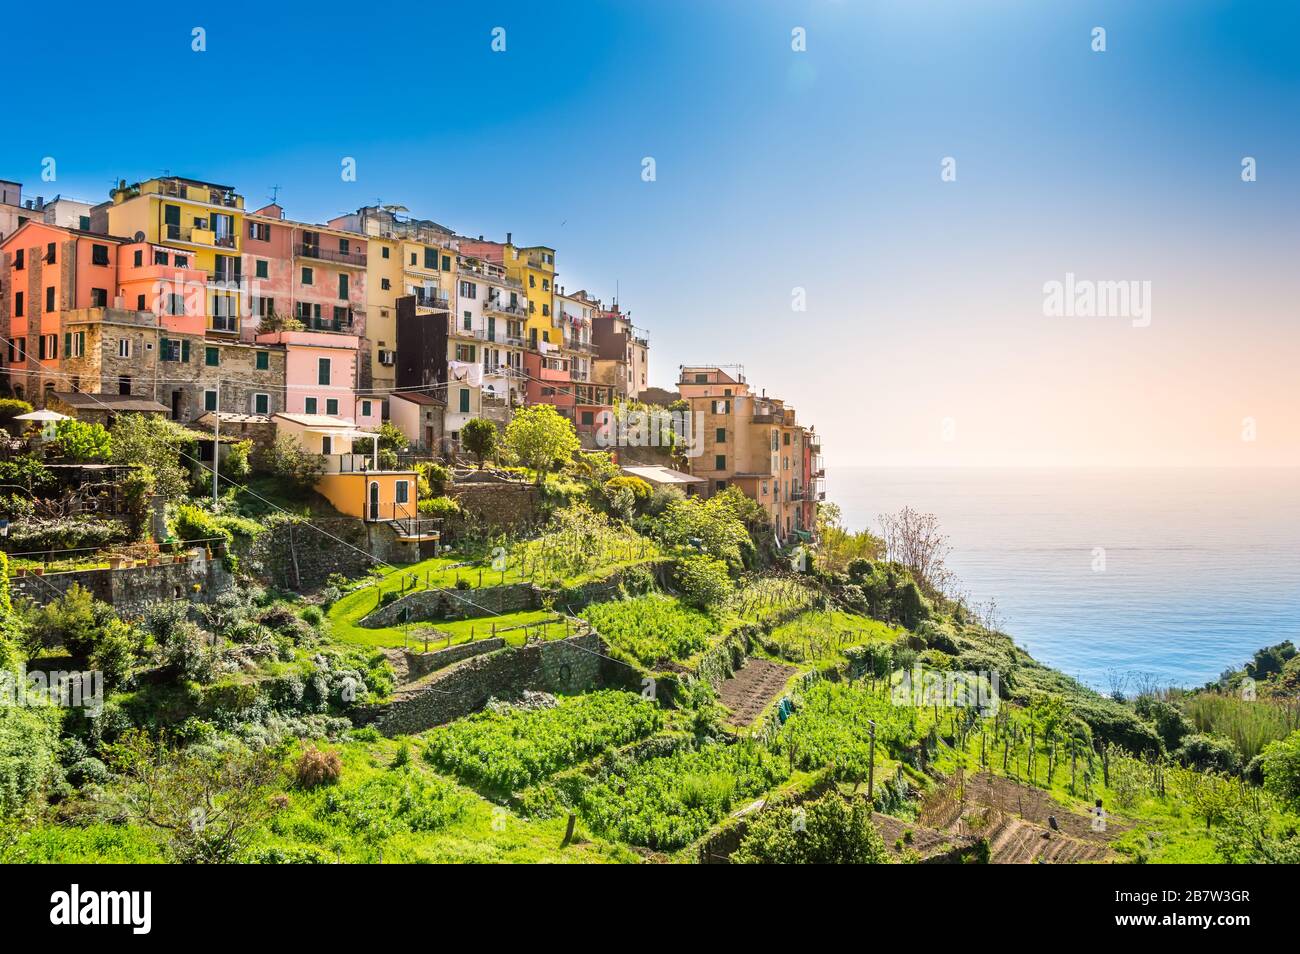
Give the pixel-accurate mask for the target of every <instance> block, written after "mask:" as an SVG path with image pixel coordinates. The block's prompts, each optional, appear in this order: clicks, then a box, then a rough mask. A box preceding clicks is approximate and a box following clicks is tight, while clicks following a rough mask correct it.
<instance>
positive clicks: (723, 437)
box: [713, 427, 727, 444]
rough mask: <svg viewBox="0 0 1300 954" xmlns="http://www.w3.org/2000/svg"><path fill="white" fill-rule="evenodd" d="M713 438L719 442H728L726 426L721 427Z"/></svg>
mask: <svg viewBox="0 0 1300 954" xmlns="http://www.w3.org/2000/svg"><path fill="white" fill-rule="evenodd" d="M713 440H714V441H715V442H716V443H718V444H725V443H727V429H726V428H725V427H719V428H718V429H717V430H716V431H715V432H714V435H713Z"/></svg>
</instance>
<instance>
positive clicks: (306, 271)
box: [302, 266, 311, 285]
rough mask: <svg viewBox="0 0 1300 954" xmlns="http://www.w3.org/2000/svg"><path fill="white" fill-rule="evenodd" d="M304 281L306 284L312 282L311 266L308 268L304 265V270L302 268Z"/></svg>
mask: <svg viewBox="0 0 1300 954" xmlns="http://www.w3.org/2000/svg"><path fill="white" fill-rule="evenodd" d="M302 283H303V284H304V285H310V284H311V269H310V268H307V267H305V266H304V267H303V270H302Z"/></svg>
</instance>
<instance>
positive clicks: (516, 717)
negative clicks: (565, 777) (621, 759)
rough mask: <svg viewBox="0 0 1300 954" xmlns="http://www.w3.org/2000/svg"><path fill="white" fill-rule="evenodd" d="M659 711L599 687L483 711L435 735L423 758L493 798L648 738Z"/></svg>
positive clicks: (659, 724) (656, 728)
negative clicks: (535, 705) (546, 703)
mask: <svg viewBox="0 0 1300 954" xmlns="http://www.w3.org/2000/svg"><path fill="white" fill-rule="evenodd" d="M662 725H663V717H662V714H661V712H660V710H659V708H658V707H657V706H656V705H655V704H654V703H653V702H650V701H648V700H645V699H642V698H641V697H639V696H636V695H633V694H631V693H627V692H620V691H617V690H605V691H602V692H594V693H591V694H589V695H584V696H575V697H571V698H565V699H561V700H559V702H558V703H557V704H556V705H555V706H554V707H552V708H541V709H521V708H506V709H505V710H504V711H486V712H482V713H480V714H478V715H474V716H470V717H469V718H467V719H461V720H459V721H457V722H454V723H452V724H451V725H448V726H444V727H442V728H439V729H435V730H433V731H432V732H431V733H430V734H429V736H428V742H427V745H426V747H425V750H424V755H425V758H426V759H428V761H429V762H430V763H431V764H433V765H435V766H437V767H438V768H439V769H442V770H444V771H447V772H451V773H452V774H454V775H456V776H458V777H459V778H461V779H462V780H464V781H467V782H470V783H472V784H475V785H478V786H481V787H483V788H486V789H489V790H491V791H495V792H499V793H503V794H504V793H509V792H513V791H517V790H519V789H521V788H524V787H525V786H527V785H531V784H534V783H536V782H539V781H541V780H542V779H544V778H547V777H549V776H550V775H552V774H554V773H555V772H558V771H560V770H561V769H566V768H569V767H571V766H573V765H577V764H578V763H580V762H583V761H586V760H587V759H590V758H591V757H592V756H594V755H596V754H598V753H600V752H602V751H603V750H604V749H606V748H608V747H610V746H620V745H626V744H627V743H629V742H633V741H635V740H637V739H642V738H645V737H646V736H649V735H653V734H654V733H655V732H657V731H659V729H660V728H661V727H662Z"/></svg>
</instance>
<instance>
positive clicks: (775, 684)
mask: <svg viewBox="0 0 1300 954" xmlns="http://www.w3.org/2000/svg"><path fill="white" fill-rule="evenodd" d="M798 671H799V670H798V669H797V668H796V667H794V666H785V665H782V664H781V663H774V662H769V661H768V660H766V659H752V658H751V659H747V660H745V665H743V666H741V667H740V669H739V670H737V672H736V674H735V675H733V676H732V677H731V678H730V679H727V680H726V681H725V682H723V683H722V685H721V686H719V687H718V694H719V695H720V696H721V697H722V704H723V705H724V706H726V707H727V708H728V709H730V710H731V715H730V716H729V717H728V719H727V721H728V722H730V723H731V724H732V725H737V726H747V725H749V724H750V723H752V722H753V721H754V720H755V719H757V718H758V717H759V715H761V714H762V712H763V710H764V709H766V708H767V707H768V706H769V705H770V704H771V703H772V701H773V700H774V699H776V698H777V697H778V696H779V695H780V694H781V693H782V692H783V691H784V690H785V684H786V683H787V682H789V681H790V677H791V676H793V675H794V674H795V673H796V672H798Z"/></svg>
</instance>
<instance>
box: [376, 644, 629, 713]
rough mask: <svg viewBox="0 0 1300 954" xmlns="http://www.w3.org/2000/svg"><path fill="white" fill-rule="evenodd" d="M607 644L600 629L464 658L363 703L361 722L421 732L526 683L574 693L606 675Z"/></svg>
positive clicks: (599, 682) (600, 681) (596, 684)
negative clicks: (390, 695) (389, 696)
mask: <svg viewBox="0 0 1300 954" xmlns="http://www.w3.org/2000/svg"><path fill="white" fill-rule="evenodd" d="M604 656H605V645H604V643H602V642H601V640H600V637H599V636H597V635H596V634H595V633H584V634H583V635H581V636H571V637H569V638H568V639H557V640H553V641H551V642H543V643H532V644H530V645H528V646H523V647H519V648H510V647H507V648H505V649H499V650H496V651H495V652H489V653H485V654H483V655H479V656H474V657H473V658H471V659H467V660H464V661H462V662H460V663H458V664H456V665H455V666H453V667H452V668H450V669H447V670H444V671H443V672H441V673H438V674H435V675H434V676H432V677H431V678H430V679H429V680H428V681H427V682H425V683H423V684H419V685H413V686H411V687H410V688H409V689H406V690H404V691H401V692H399V693H398V694H397V696H396V697H395V698H394V699H393V700H392V701H391V702H388V703H382V704H380V705H377V706H369V707H366V708H363V709H358V710H357V711H356V712H355V714H354V716H353V718H354V721H356V722H357V724H359V725H362V724H371V725H374V726H375V727H376V728H377V729H378V730H379V731H380V732H382V733H383V734H384V735H388V736H394V735H405V734H408V733H412V732H422V731H424V730H425V729H429V728H432V727H433V726H437V725H443V724H444V723H447V722H451V721H452V720H454V719H460V718H463V717H464V716H467V715H470V714H471V713H474V712H477V711H478V710H479V709H481V708H483V706H484V705H486V704H487V701H488V700H489V699H491V698H492V697H493V696H509V695H514V694H516V693H518V692H521V691H522V690H524V689H534V690H542V691H544V692H562V693H574V692H583V691H585V690H588V689H595V688H597V687H599V686H601V685H603V684H604V680H605V674H606V673H605V665H606V661H605V659H604Z"/></svg>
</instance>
